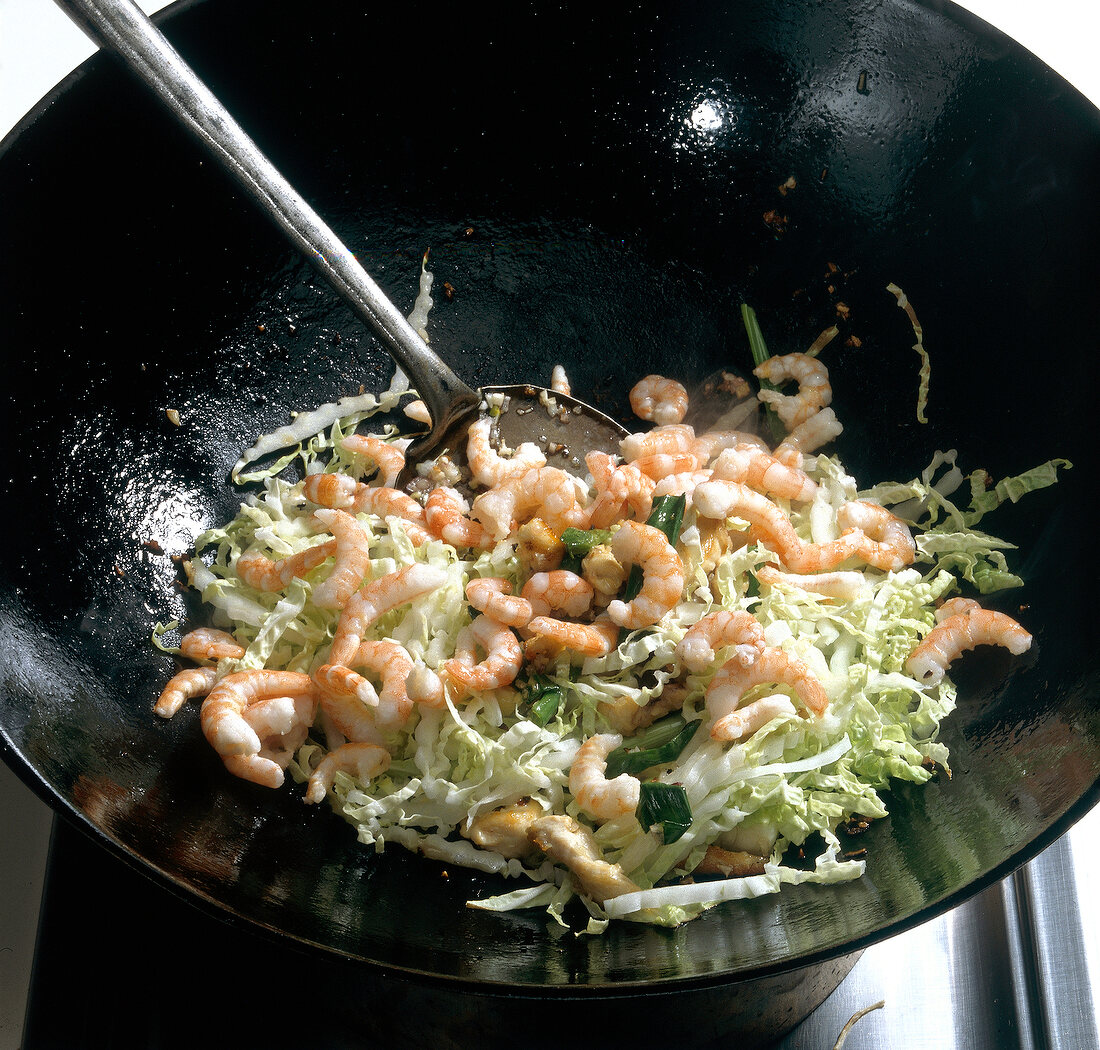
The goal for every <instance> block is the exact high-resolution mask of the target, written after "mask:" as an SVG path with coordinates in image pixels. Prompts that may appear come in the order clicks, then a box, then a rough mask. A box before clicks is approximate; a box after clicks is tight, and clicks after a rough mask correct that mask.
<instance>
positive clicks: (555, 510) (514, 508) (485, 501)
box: [471, 467, 588, 539]
mask: <svg viewBox="0 0 1100 1050" xmlns="http://www.w3.org/2000/svg"><path fill="white" fill-rule="evenodd" d="M471 513H472V514H473V516H474V517H475V518H476V519H477V520H478V521H479V522H481V523H482V524H483V525H484V526H485V528H486V529H487V530H488V531H489V532H490V533H491V534H492V535H493V536H494V537H496V538H498V539H504V538H505V537H507V536H509V535H510V534H511V533H512V532H514V531H515V528H516V525H517V524H520V523H522V522H525V521H527V520H529V519H530V518H534V517H538V518H541V519H542V520H543V521H545V522H546V523H547V524H548V525H549V526H550V528H551V529H553V530H554V531H555V532H558V533H560V532H561V531H562V530H564V529H567V528H569V527H570V526H573V527H583V526H585V525H586V524H587V520H588V515H587V513H586V512H585V510H584V507H583V506H582V505H581V503H580V502H579V492H578V488H577V479H576V478H574V477H573V475H572V474H567V473H566V472H565V471H564V470H560V469H558V468H557V467H532V468H531V469H530V470H526V471H524V472H523V473H522V474H517V475H515V476H513V477H511V478H507V479H506V480H505V481H503V482H501V484H499V485H497V486H496V487H495V488H491V489H489V491H488V492H483V493H481V495H479V496H477V497H476V498H475V499H474V505H473V510H472V511H471Z"/></svg>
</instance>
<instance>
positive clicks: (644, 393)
mask: <svg viewBox="0 0 1100 1050" xmlns="http://www.w3.org/2000/svg"><path fill="white" fill-rule="evenodd" d="M629 397H630V408H631V410H632V411H633V412H634V415H636V416H637V417H638V418H639V419H645V420H650V421H652V422H654V423H658V424H661V425H665V424H669V423H679V422H680V421H681V420H682V419H683V418H684V415H685V414H686V413H687V407H688V393H687V390H685V389H684V387H683V385H682V384H681V383H677V382H676V380H675V379H666V378H665V377H664V376H659V375H648V376H646V377H645V378H644V379H640V380H639V381H638V382H637V383H635V384H634V386H633V387H632V388H631V390H630V395H629Z"/></svg>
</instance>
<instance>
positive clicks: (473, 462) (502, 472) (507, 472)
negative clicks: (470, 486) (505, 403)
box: [466, 416, 546, 488]
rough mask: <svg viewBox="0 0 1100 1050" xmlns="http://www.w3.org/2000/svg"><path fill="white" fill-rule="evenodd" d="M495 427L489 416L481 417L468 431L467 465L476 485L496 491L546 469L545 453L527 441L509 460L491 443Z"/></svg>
mask: <svg viewBox="0 0 1100 1050" xmlns="http://www.w3.org/2000/svg"><path fill="white" fill-rule="evenodd" d="M492 426H493V423H492V420H491V419H489V417H488V416H481V417H480V418H478V419H477V420H476V421H475V422H473V423H471V424H470V428H469V429H468V430H467V431H466V462H467V463H469V465H470V472H471V473H472V474H473V476H474V480H475V481H477V482H479V483H480V484H482V485H484V486H485V487H486V488H493V487H495V486H497V485H499V484H501V483H502V482H504V481H507V480H508V479H509V478H514V477H516V476H517V475H518V474H522V473H523V472H524V471H527V470H530V469H531V468H532V467H542V466H545V465H546V456H545V455H544V454H543V451H542V449H540V448H539V447H538V445H536V444H535V443H534V442H532V441H525V442H524V443H523V444H522V445H520V446H519V448H517V449H516V450H515V452H514V453H513V454H512V455H511V456H510V457H509V458H507V459H506V458H505V457H504V456H502V455H501V454H500V453H499V452H497V450H496V449H495V448H493V446H492V445H491V444H490V442H489V434H490V431H491V430H492Z"/></svg>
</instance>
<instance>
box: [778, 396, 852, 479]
mask: <svg viewBox="0 0 1100 1050" xmlns="http://www.w3.org/2000/svg"><path fill="white" fill-rule="evenodd" d="M843 433H844V427H843V426H842V425H841V422H840V420H839V419H837V418H836V413H835V412H834V411H833V410H832V409H831V408H823V409H822V410H821V411H820V412H815V413H814V414H813V415H812V416H810V418H809V419H807V420H806V421H805V422H803V423H799V424H798V426H796V427H795V428H794V430H792V431H791V432H790V433H789V434H788V435H787V436H786V437H785V438H784V439H783V441H782V443H781V444H780V445H779V447H778V448H776V450H775V457H776V459H778V460H780V461H781V462H783V463H786V464H787V465H788V466H791V465H793V466H800V465H801V461H802V453H803V452H816V451H817V450H818V449H819V448H821V447H822V445H827V444H828V443H829V442H830V441H833V440H835V439H836V438H838V437H840V435H841V434H843Z"/></svg>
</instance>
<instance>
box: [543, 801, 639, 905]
mask: <svg viewBox="0 0 1100 1050" xmlns="http://www.w3.org/2000/svg"><path fill="white" fill-rule="evenodd" d="M527 836H528V838H530V840H531V841H532V842H533V843H534V844H535V845H536V846H538V848H539V849H540V850H542V852H543V853H545V854H546V855H547V856H548V857H549V858H550V859H551V860H552V861H554V862H555V863H557V864H563V865H564V866H565V867H566V868H568V869H569V870H570V871H571V872H572V873H573V876H574V877H575V878H576V880H577V883H578V885H579V887H580V890H581V892H582V893H584V894H586V895H587V896H589V897H591V898H592V899H593V900H594V901H598V902H599V903H601V904H602V903H603V902H604V901H607V900H610V899H611V898H612V897H618V896H620V895H621V894H623V893H634V892H636V891H637V890H638V887H637V886H636V885H635V884H634V883H633V882H631V881H630V879H629V878H627V876H626V873H625V872H624V871H623V869H622V868H621V867H620V866H619V865H618V864H610V863H608V862H607V861H606V860H604V859H603V857H602V856H601V855H600V847H599V845H598V844H597V842H596V839H595V837H594V836H593V834H592V832H591V831H589V830H588V829H587V828H585V827H582V826H581V825H580V824H578V823H577V822H576V821H575V820H574V819H573V818H572V817H567V816H564V815H557V816H549V817H539V819H538V820H535V821H533V822H532V824H531V827H530V828H529V829H528V831H527Z"/></svg>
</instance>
